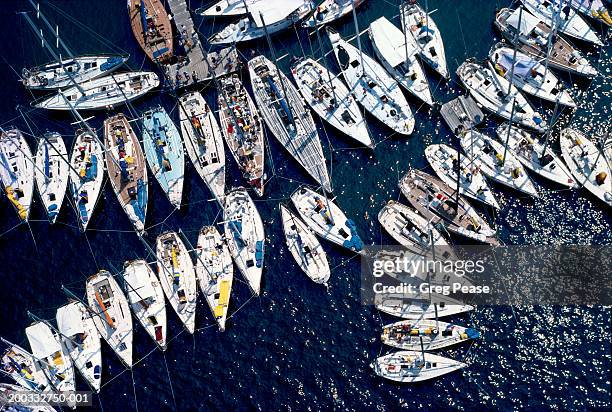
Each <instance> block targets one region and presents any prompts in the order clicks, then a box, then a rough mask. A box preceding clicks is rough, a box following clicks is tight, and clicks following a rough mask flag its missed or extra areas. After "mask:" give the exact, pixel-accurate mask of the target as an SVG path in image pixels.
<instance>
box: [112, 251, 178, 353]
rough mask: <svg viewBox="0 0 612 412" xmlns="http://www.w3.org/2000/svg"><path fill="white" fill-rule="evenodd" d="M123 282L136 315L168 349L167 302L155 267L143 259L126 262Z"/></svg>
mask: <svg viewBox="0 0 612 412" xmlns="http://www.w3.org/2000/svg"><path fill="white" fill-rule="evenodd" d="M123 282H124V288H125V291H126V293H127V298H128V301H129V302H130V306H131V307H132V311H133V312H134V316H135V317H136V319H138V321H139V322H140V324H141V325H142V327H143V328H144V329H145V330H146V331H147V333H148V334H149V336H151V338H152V339H153V341H154V342H155V343H156V344H157V345H158V346H159V347H160V349H161V350H166V344H167V341H166V336H167V333H168V330H167V327H166V302H165V301H164V291H163V290H162V287H161V284H160V282H159V279H157V276H156V275H155V273H154V272H153V269H151V267H150V266H149V264H148V263H147V262H146V261H144V260H142V259H137V260H132V261H130V262H125V264H124V266H123Z"/></svg>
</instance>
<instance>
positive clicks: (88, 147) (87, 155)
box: [70, 129, 104, 232]
mask: <svg viewBox="0 0 612 412" xmlns="http://www.w3.org/2000/svg"><path fill="white" fill-rule="evenodd" d="M102 162H103V158H102V145H101V144H100V141H99V140H98V138H97V137H96V135H95V134H92V132H90V131H89V130H88V129H79V130H77V132H76V139H75V141H74V147H73V148H72V153H71V155H70V165H71V166H72V167H71V168H70V192H71V195H72V201H73V203H74V205H75V209H76V212H77V220H78V222H79V227H80V228H81V231H83V232H84V231H85V230H86V229H87V226H88V225H89V222H90V221H91V216H92V215H93V212H94V209H95V207H96V204H97V203H98V197H100V192H101V191H102V183H103V181H104V165H103V163H102Z"/></svg>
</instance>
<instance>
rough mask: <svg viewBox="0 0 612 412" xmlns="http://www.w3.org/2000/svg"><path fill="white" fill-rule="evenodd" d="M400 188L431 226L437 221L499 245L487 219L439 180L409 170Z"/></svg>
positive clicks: (459, 231)
mask: <svg viewBox="0 0 612 412" xmlns="http://www.w3.org/2000/svg"><path fill="white" fill-rule="evenodd" d="M455 187H456V186H455ZM399 188H400V190H401V191H402V193H403V195H404V196H405V197H406V199H408V201H409V202H410V204H411V205H412V206H413V207H414V208H415V209H416V210H417V211H418V212H419V213H420V214H421V215H422V216H423V218H424V219H425V220H427V221H428V222H431V224H433V225H434V226H436V225H437V223H439V222H440V223H442V224H443V225H444V226H445V227H446V229H447V230H448V231H449V232H452V233H455V234H458V235H461V236H465V237H467V238H470V239H474V240H477V241H479V242H482V243H488V244H494V245H495V244H499V241H498V240H497V239H496V238H495V230H493V229H492V228H491V227H490V226H489V224H488V223H487V221H486V220H484V219H483V218H482V217H481V216H480V215H479V214H478V213H477V212H476V211H475V210H474V208H473V207H472V206H471V205H470V204H469V203H468V202H467V201H466V200H465V199H463V198H462V197H461V196H457V191H456V190H455V189H453V188H452V187H451V186H449V185H447V184H446V183H444V182H443V181H442V180H440V179H438V178H436V177H434V176H432V175H430V174H428V173H425V172H422V171H420V170H416V169H410V170H409V171H408V173H406V175H404V177H402V179H401V180H400V181H399Z"/></svg>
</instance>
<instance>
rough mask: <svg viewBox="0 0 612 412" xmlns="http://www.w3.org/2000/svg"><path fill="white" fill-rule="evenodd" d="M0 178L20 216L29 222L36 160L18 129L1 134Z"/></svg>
mask: <svg viewBox="0 0 612 412" xmlns="http://www.w3.org/2000/svg"><path fill="white" fill-rule="evenodd" d="M0 180H1V181H2V186H3V187H4V192H5V193H6V196H7V197H8V199H9V201H10V202H11V204H12V205H13V207H14V208H15V210H16V211H17V214H18V215H19V218H20V219H21V220H22V221H24V222H27V221H28V219H29V217H30V207H31V205H32V195H33V193H34V160H33V158H32V152H31V151H30V146H28V143H27V142H26V140H25V139H24V137H23V135H22V134H21V131H19V130H18V129H10V130H7V131H3V132H2V134H0Z"/></svg>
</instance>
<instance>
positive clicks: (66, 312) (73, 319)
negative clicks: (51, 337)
mask: <svg viewBox="0 0 612 412" xmlns="http://www.w3.org/2000/svg"><path fill="white" fill-rule="evenodd" d="M56 320H57V328H58V329H59V331H60V332H61V333H62V335H64V336H68V337H70V336H74V335H80V334H82V333H85V332H86V331H85V327H84V323H83V314H82V312H81V310H80V309H79V306H78V305H66V306H62V307H61V308H59V309H58V310H57V316H56Z"/></svg>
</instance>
